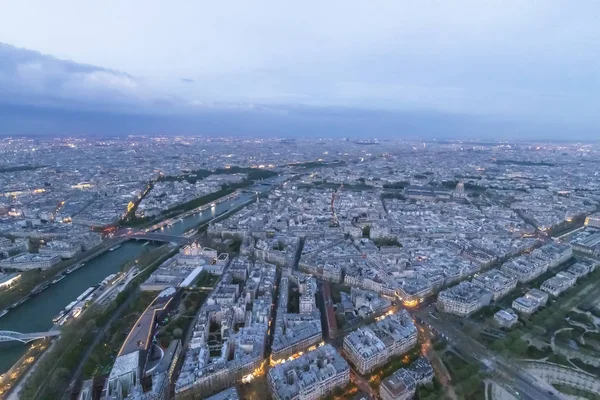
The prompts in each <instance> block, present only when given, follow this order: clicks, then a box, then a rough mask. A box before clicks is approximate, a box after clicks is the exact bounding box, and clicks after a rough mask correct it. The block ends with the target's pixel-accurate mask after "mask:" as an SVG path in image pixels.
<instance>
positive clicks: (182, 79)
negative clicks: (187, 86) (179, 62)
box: [181, 78, 195, 83]
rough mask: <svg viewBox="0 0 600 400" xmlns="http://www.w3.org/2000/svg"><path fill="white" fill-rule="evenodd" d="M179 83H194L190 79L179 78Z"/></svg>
mask: <svg viewBox="0 0 600 400" xmlns="http://www.w3.org/2000/svg"><path fill="white" fill-rule="evenodd" d="M181 82H183V83H194V82H195V81H194V80H193V79H191V78H181Z"/></svg>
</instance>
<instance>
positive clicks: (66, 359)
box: [19, 306, 110, 400]
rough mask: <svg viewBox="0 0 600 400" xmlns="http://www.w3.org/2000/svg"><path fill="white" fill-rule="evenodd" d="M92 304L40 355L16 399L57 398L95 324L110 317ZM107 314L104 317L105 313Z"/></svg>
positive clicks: (74, 367) (67, 380) (48, 399)
mask: <svg viewBox="0 0 600 400" xmlns="http://www.w3.org/2000/svg"><path fill="white" fill-rule="evenodd" d="M109 312H110V311H106V312H102V311H100V309H98V308H96V307H94V306H92V307H90V308H89V309H88V310H86V312H85V313H83V315H82V316H81V317H80V318H78V319H75V320H73V321H72V322H71V323H69V324H67V325H65V326H64V327H63V328H62V330H61V335H60V337H59V338H58V339H56V340H55V342H54V343H53V344H52V346H51V347H50V348H49V349H48V350H47V351H46V353H45V354H44V356H43V357H42V358H41V359H40V360H38V362H37V364H36V368H35V370H34V371H33V372H32V373H31V376H30V377H29V379H27V382H26V383H25V384H24V387H23V389H22V391H21V392H20V393H19V398H20V399H24V400H27V399H44V400H45V399H47V400H53V399H58V398H60V397H61V396H62V394H63V392H64V391H65V389H66V388H67V386H68V385H69V383H70V380H71V376H72V374H73V372H74V371H75V369H76V368H77V366H78V365H79V362H80V360H81V356H82V354H83V353H84V352H85V351H86V350H87V348H88V347H89V346H90V345H91V343H92V341H93V339H94V335H95V331H96V329H97V326H98V325H97V324H99V323H100V321H103V320H105V319H106V318H107V317H110V314H108V313H109ZM106 314H108V316H107V315H106Z"/></svg>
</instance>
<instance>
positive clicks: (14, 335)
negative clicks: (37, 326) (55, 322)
mask: <svg viewBox="0 0 600 400" xmlns="http://www.w3.org/2000/svg"><path fill="white" fill-rule="evenodd" d="M58 335H60V331H57V330H52V331H47V332H31V333H21V332H13V331H0V342H12V341H17V342H21V343H29V342H31V341H33V340H37V339H43V338H47V337H51V336H58Z"/></svg>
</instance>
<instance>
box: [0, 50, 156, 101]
mask: <svg viewBox="0 0 600 400" xmlns="http://www.w3.org/2000/svg"><path fill="white" fill-rule="evenodd" d="M148 94H149V91H148V90H147V89H146V88H144V87H143V85H141V84H140V82H139V81H138V80H137V79H135V78H134V77H132V76H131V75H129V74H127V73H124V72H120V71H115V70H111V69H107V68H102V67H96V66H93V65H87V64H79V63H76V62H73V61H66V60H60V59H57V58H54V57H51V56H47V55H43V54H41V53H39V52H36V51H31V50H26V49H19V48H16V47H13V46H10V45H7V44H3V43H0V101H2V102H12V103H15V102H16V103H25V104H46V105H49V104H52V103H55V104H65V103H72V104H79V105H80V106H83V105H88V106H93V105H96V106H101V105H105V106H111V107H114V106H119V105H131V106H141V105H145V104H146V103H147V102H148V100H150V98H149V97H148Z"/></svg>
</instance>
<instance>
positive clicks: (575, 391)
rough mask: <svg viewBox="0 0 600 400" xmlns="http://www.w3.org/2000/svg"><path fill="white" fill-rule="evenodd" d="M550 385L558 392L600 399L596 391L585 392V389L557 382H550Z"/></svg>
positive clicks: (594, 399) (591, 399)
mask: <svg viewBox="0 0 600 400" xmlns="http://www.w3.org/2000/svg"><path fill="white" fill-rule="evenodd" d="M552 386H553V387H554V388H555V389H556V390H558V391H559V392H561V393H564V394H568V395H571V396H577V397H582V398H584V399H590V400H600V394H598V393H592V392H587V391H585V390H581V389H575V388H573V387H571V386H567V385H561V384H557V383H555V384H552Z"/></svg>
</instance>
